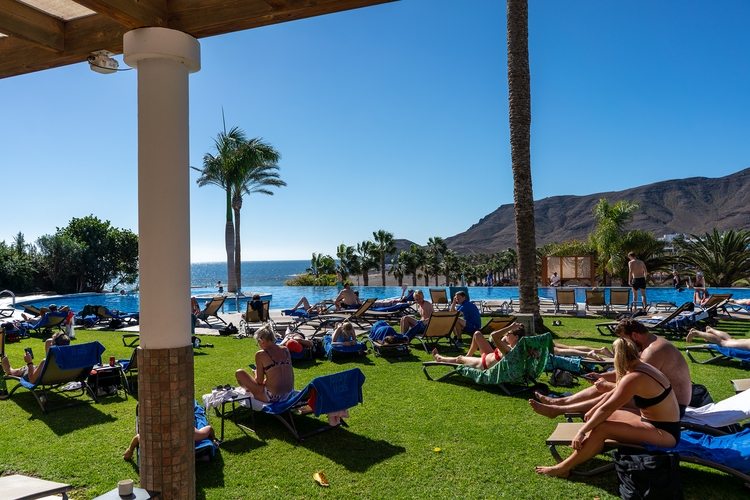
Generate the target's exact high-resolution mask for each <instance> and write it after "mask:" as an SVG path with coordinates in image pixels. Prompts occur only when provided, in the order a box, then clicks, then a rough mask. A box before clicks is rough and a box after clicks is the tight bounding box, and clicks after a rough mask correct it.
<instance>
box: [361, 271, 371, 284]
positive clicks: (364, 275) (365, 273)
mask: <svg viewBox="0 0 750 500" xmlns="http://www.w3.org/2000/svg"><path fill="white" fill-rule="evenodd" d="M362 283H363V284H364V285H363V286H370V270H369V269H364V270H363V271H362Z"/></svg>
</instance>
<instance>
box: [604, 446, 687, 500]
mask: <svg viewBox="0 0 750 500" xmlns="http://www.w3.org/2000/svg"><path fill="white" fill-rule="evenodd" d="M612 460H613V461H614V463H615V470H616V471H617V483H618V485H619V489H620V498H623V499H624V500H645V499H653V500H682V499H683V498H684V497H683V495H682V488H680V456H679V455H678V454H677V453H663V452H653V453H649V454H642V455H627V454H624V453H620V452H619V451H617V450H615V451H613V452H612Z"/></svg>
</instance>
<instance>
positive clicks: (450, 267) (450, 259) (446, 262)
mask: <svg viewBox="0 0 750 500" xmlns="http://www.w3.org/2000/svg"><path fill="white" fill-rule="evenodd" d="M457 268H458V255H456V252H454V251H453V250H450V249H448V250H446V251H445V252H444V253H443V273H445V285H446V286H448V285H449V284H450V282H451V275H452V273H453V271H454V270H455V269H457Z"/></svg>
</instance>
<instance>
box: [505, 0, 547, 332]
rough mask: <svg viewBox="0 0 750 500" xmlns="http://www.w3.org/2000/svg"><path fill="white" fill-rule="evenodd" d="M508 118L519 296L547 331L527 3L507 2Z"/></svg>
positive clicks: (523, 308)
mask: <svg viewBox="0 0 750 500" xmlns="http://www.w3.org/2000/svg"><path fill="white" fill-rule="evenodd" d="M507 19H508V21H507V27H508V114H509V121H510V156H511V166H512V169H513V214H514V218H515V222H516V247H517V248H518V295H519V298H520V301H521V312H522V313H527V314H529V313H530V314H533V315H534V323H535V324H536V325H537V326H538V327H539V330H540V331H541V330H543V329H544V324H543V323H542V316H541V314H540V313H539V297H538V295H537V294H538V292H537V283H536V236H535V234H534V231H535V228H534V190H533V188H532V184H531V74H530V71H529V5H528V0H508V2H507Z"/></svg>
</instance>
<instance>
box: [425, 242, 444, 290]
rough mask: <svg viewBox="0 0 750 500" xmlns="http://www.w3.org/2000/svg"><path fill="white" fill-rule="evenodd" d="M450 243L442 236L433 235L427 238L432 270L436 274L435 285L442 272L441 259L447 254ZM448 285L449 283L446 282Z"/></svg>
mask: <svg viewBox="0 0 750 500" xmlns="http://www.w3.org/2000/svg"><path fill="white" fill-rule="evenodd" d="M447 250H448V245H446V244H445V240H444V239H443V238H441V237H440V236H432V237H430V238H429V239H428V240H427V253H428V255H429V256H430V259H431V260H430V264H431V265H430V272H431V273H432V274H433V275H434V276H435V286H438V275H439V274H440V259H441V257H444V256H445V252H446V251H447ZM446 285H447V283H446Z"/></svg>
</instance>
